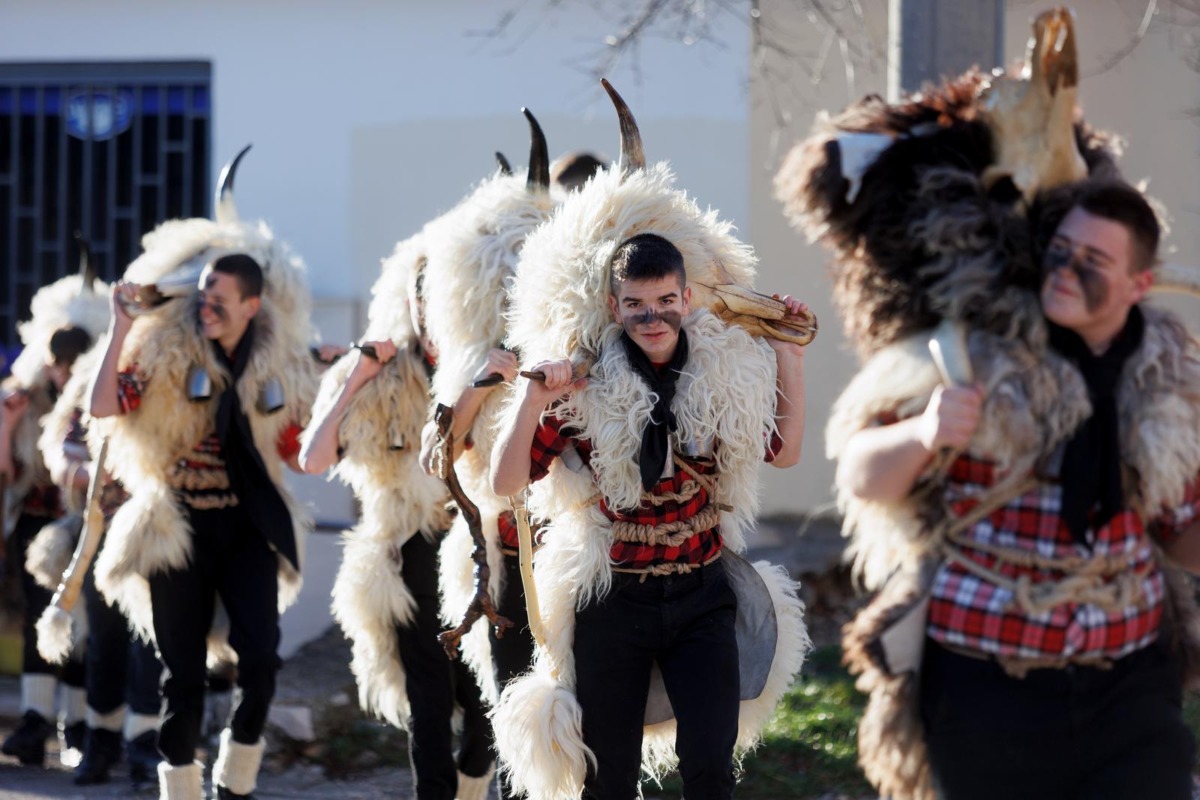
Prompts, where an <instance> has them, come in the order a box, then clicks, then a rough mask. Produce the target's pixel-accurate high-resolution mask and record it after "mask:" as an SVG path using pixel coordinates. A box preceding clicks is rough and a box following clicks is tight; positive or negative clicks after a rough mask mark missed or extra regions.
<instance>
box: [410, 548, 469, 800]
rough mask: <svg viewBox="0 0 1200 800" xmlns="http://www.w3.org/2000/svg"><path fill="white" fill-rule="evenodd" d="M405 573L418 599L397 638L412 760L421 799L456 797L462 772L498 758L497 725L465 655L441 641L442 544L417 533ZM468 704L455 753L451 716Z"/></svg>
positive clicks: (464, 709) (436, 799) (445, 799)
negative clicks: (451, 653) (453, 655)
mask: <svg viewBox="0 0 1200 800" xmlns="http://www.w3.org/2000/svg"><path fill="white" fill-rule="evenodd" d="M400 556H401V558H402V559H403V566H402V567H401V570H400V573H401V575H402V576H403V577H404V583H405V584H406V585H407V586H408V589H409V591H410V592H412V594H413V598H414V599H415V600H416V602H417V609H416V614H415V619H414V620H413V624H412V625H411V626H397V628H396V641H397V645H398V646H399V650H400V663H401V664H403V665H404V674H405V689H406V691H407V693H408V704H409V711H410V718H409V723H408V726H409V727H408V734H409V735H408V747H409V760H410V762H411V763H412V765H413V773H414V775H415V776H416V796H417V798H418V800H453V799H454V796H455V793H456V791H457V788H458V774H457V773H458V772H459V771H461V772H462V773H463V774H464V775H469V776H471V777H473V778H477V777H479V776H481V775H483V774H484V773H486V772H487V770H488V767H489V766H490V765H491V763H492V726H491V723H490V722H489V721H488V719H487V711H486V709H485V708H484V704H483V697H482V695H481V694H480V692H479V686H478V684H477V683H476V682H475V677H474V676H473V675H471V671H470V669H469V668H468V667H467V666H466V664H464V663H463V660H462V658H461V657H460V658H457V659H455V660H454V661H451V660H450V659H449V658H447V657H446V652H445V651H444V650H443V649H442V645H441V643H440V642H438V640H437V635H438V633H440V632H441V629H442V625H441V620H440V619H439V617H438V569H437V546H436V545H434V544H431V543H430V542H429V540H427V539H426V538H425V537H424V536H423V535H421V534H419V533H417V534H414V535H413V537H412V538H411V539H409V540H408V541H407V542H406V543H405V544H404V547H402V548H401V549H400ZM456 704H457V705H458V706H459V707H461V708H462V713H463V719H462V735H461V738H460V742H459V745H460V746H459V752H458V757H457V759H456V758H455V756H454V749H453V742H452V736H453V734H452V731H451V727H450V722H451V718H452V717H453V715H454V706H455V705H456Z"/></svg>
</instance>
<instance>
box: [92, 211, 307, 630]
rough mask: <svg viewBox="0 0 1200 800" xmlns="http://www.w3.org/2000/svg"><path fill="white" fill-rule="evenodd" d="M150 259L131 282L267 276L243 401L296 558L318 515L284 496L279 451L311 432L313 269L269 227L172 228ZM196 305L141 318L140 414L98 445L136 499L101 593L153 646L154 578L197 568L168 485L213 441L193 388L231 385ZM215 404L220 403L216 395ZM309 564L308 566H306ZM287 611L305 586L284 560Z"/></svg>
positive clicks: (155, 235)
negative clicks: (290, 431)
mask: <svg viewBox="0 0 1200 800" xmlns="http://www.w3.org/2000/svg"><path fill="white" fill-rule="evenodd" d="M143 247H144V248H145V253H144V254H143V255H142V256H140V257H139V258H138V259H137V260H135V261H134V262H133V263H132V264H130V266H129V268H128V270H127V271H126V277H127V278H128V279H130V280H132V281H135V282H139V283H141V282H152V281H154V280H156V279H158V278H160V277H162V276H164V275H166V274H168V273H170V272H172V271H174V270H175V269H177V268H179V267H180V266H181V265H185V264H187V263H189V262H191V263H206V262H208V261H211V260H212V259H213V258H216V257H217V256H219V255H224V254H226V253H234V252H240V253H246V254H249V255H251V256H253V257H254V258H255V259H256V260H258V262H259V264H261V265H262V266H263V277H264V288H263V295H262V307H261V309H260V311H259V313H258V315H257V316H256V317H255V321H254V325H255V340H254V349H253V351H252V352H251V355H250V362H249V364H248V365H247V367H246V372H245V373H244V374H243V376H242V378H241V380H240V381H239V382H238V386H237V391H238V394H239V396H240V399H241V404H242V408H243V409H244V410H245V412H246V415H247V417H248V418H249V420H250V426H251V430H252V432H253V436H254V443H255V446H256V447H257V448H258V451H259V452H260V453H262V455H263V460H264V462H265V463H266V465H267V469H268V471H269V472H270V474H271V478H272V480H273V481H274V482H275V485H276V487H277V488H278V489H279V492H280V494H281V496H282V497H283V498H284V501H285V502H286V503H287V505H288V509H289V511H290V512H291V515H292V521H293V523H294V528H295V536H296V545H297V551H298V552H299V553H301V554H302V553H303V543H304V537H305V536H306V533H307V531H308V530H309V529H310V528H311V525H312V523H311V516H310V514H309V513H308V511H307V510H306V509H305V508H304V507H303V506H301V505H300V504H299V503H297V502H295V501H294V500H293V499H292V497H291V495H290V493H289V492H288V491H287V488H286V487H285V486H284V484H283V474H282V470H283V465H282V462H281V461H280V459H279V458H278V457H277V456H276V455H275V443H276V440H277V439H278V437H279V435H280V433H281V432H282V431H283V429H284V428H285V427H286V426H287V425H288V424H289V423H290V422H296V423H298V424H306V423H307V422H308V416H309V409H310V407H311V404H312V399H313V396H314V394H315V391H316V385H317V381H316V367H315V364H314V362H313V359H312V357H311V356H310V355H309V352H308V345H309V342H310V341H311V340H312V338H313V337H312V331H311V327H310V326H311V322H310V318H311V315H310V308H311V299H310V297H309V294H308V285H307V279H306V277H305V271H304V266H303V263H302V262H301V261H300V260H299V259H298V258H297V257H296V256H294V255H293V254H292V253H291V252H290V251H289V250H288V249H287V247H286V246H285V245H284V244H283V243H282V242H280V241H278V240H276V239H275V238H274V237H273V236H272V235H271V233H270V231H269V230H268V229H267V228H266V226H265V225H257V226H255V225H251V224H249V223H243V222H238V223H234V224H230V223H226V224H218V223H215V222H211V221H209V220H206V219H188V220H173V221H169V222H166V223H163V224H162V225H160V226H159V227H158V228H156V229H155V230H154V231H152V232H151V233H149V234H147V235H146V237H144V239H143ZM196 314H197V298H196V295H194V294H193V295H192V296H190V297H188V298H184V299H179V300H174V301H171V302H169V303H167V304H166V305H164V306H162V307H161V308H160V309H158V310H156V311H154V312H152V313H150V314H146V315H143V316H141V317H138V318H137V319H136V320H135V321H134V325H133V329H132V330H131V331H130V334H129V338H128V339H127V340H126V342H125V347H124V350H123V351H122V353H121V360H120V366H121V367H122V368H124V367H128V366H131V365H136V366H137V368H138V371H139V373H140V375H141V376H142V378H144V379H145V381H146V388H145V391H144V393H143V395H142V401H141V405H140V406H139V407H138V408H137V409H136V410H135V411H133V412H132V413H129V414H123V415H118V416H115V417H111V418H108V419H105V420H99V421H98V424H96V425H94V426H92V429H91V430H90V431H89V436H107V437H108V440H109V468H110V470H111V471H112V474H113V475H114V476H115V477H116V478H118V479H119V480H120V481H121V482H122V483H123V484H124V485H125V488H126V490H127V491H129V493H130V498H129V500H128V502H126V503H125V505H123V506H122V507H121V509H120V510H119V511H118V512H117V514H116V516H115V517H114V518H113V521H112V524H111V526H110V528H109V532H108V535H107V536H106V538H105V542H104V544H103V546H102V549H101V551H100V554H99V555H98V557H97V560H96V585H97V587H98V588H99V589H100V591H101V592H102V593H103V594H104V596H105V597H106V598H107V599H108V600H109V601H110V602H115V603H117V604H118V605H119V606H120V608H121V609H122V611H124V613H125V614H126V616H127V617H129V619H130V621H131V623H132V624H133V625H134V627H135V629H136V630H138V632H139V633H141V634H142V635H144V636H145V637H146V638H147V639H152V637H153V630H152V627H153V626H152V620H151V615H150V598H149V585H148V584H147V582H146V579H147V577H148V576H149V575H151V574H153V573H155V572H159V571H163V570H169V569H176V568H179V567H182V566H184V565H185V564H186V563H187V562H188V560H189V558H190V557H191V535H190V534H191V530H190V529H189V526H188V523H187V519H186V516H185V515H184V513H183V510H182V508H181V506H180V504H179V501H178V500H177V499H176V498H175V495H174V493H173V491H172V490H171V489H170V487H169V486H168V485H167V484H166V475H167V474H168V472H169V469H170V467H171V465H172V464H174V463H175V462H176V461H177V460H178V459H179V458H180V457H182V456H185V455H187V454H188V453H190V452H191V450H192V448H193V447H194V446H195V445H196V443H197V442H199V441H200V440H201V439H202V438H203V437H204V436H206V435H207V434H208V433H209V432H210V431H211V430H212V426H213V424H214V414H215V411H216V402H215V399H214V400H210V401H208V402H204V403H189V402H188V401H187V398H186V393H185V392H186V388H185V387H186V378H187V373H188V370H189V368H190V367H191V366H192V365H193V364H199V365H202V366H203V367H204V368H205V369H206V370H207V371H208V374H209V375H210V376H211V377H212V379H213V384H214V388H215V390H216V392H220V391H221V390H223V388H224V387H225V386H226V385H228V381H229V380H230V377H229V374H228V372H227V371H226V370H225V369H224V367H222V366H221V365H220V364H219V363H218V362H217V360H216V359H215V358H214V356H213V352H212V347H211V346H210V343H209V342H208V341H207V340H205V339H204V338H203V337H202V336H201V335H200V333H199V331H198V329H197V326H196ZM271 379H276V380H278V381H279V382H280V383H281V384H282V387H283V393H284V398H285V403H286V405H285V408H284V409H283V410H281V411H280V412H278V413H275V414H272V415H266V414H263V413H262V412H260V411H259V410H258V408H257V401H258V397H259V394H260V391H261V389H262V387H263V385H264V384H265V383H266V382H267V381H268V380H271ZM214 397H215V395H214ZM301 558H303V556H301ZM279 580H280V587H279V588H280V592H279V600H280V607H281V609H282V608H286V607H287V606H288V605H290V604H291V603H292V601H294V600H295V597H296V595H297V593H298V591H299V588H300V574H299V572H298V571H297V570H295V569H293V568H292V566H291V565H290V564H289V563H288V562H287V560H286V559H284V558H283V557H282V556H281V557H280V558H279Z"/></svg>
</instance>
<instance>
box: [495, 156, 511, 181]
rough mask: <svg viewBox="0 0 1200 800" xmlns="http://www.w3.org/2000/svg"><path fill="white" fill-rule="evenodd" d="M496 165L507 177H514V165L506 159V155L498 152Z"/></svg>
mask: <svg viewBox="0 0 1200 800" xmlns="http://www.w3.org/2000/svg"><path fill="white" fill-rule="evenodd" d="M496 163H497V164H499V165H500V172H502V173H503V174H505V175H512V164H509V163H508V159H507V158H505V157H504V153H501V152H500V151H499V150H497V151H496Z"/></svg>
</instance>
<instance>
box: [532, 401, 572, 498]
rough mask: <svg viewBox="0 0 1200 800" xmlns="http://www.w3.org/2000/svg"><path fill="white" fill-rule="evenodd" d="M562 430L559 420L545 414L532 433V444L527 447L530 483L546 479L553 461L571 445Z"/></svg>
mask: <svg viewBox="0 0 1200 800" xmlns="http://www.w3.org/2000/svg"><path fill="white" fill-rule="evenodd" d="M563 428H564V423H563V421H562V420H561V419H559V418H558V417H557V416H556V415H554V414H547V415H546V416H545V417H543V418H542V421H541V423H540V424H539V425H538V426H537V430H535V431H534V432H533V444H531V445H530V447H529V482H530V483H533V482H535V481H540V480H541V479H542V478H544V477H546V476H547V475H548V474H549V473H550V465H551V464H553V463H554V459H556V458H558V456H559V455H560V454H561V453H562V451H563V450H566V449H567V446H568V445H570V444H571V437H570V436H569V435H568V434H567V433H565V432H564V431H563Z"/></svg>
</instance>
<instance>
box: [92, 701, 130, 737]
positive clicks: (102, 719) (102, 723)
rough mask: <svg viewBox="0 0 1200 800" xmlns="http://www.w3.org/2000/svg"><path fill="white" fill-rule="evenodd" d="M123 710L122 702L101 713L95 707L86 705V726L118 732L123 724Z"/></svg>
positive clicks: (124, 708)
mask: <svg viewBox="0 0 1200 800" xmlns="http://www.w3.org/2000/svg"><path fill="white" fill-rule="evenodd" d="M125 710H126V706H125V704H124V703H122V704H121V705H119V706H117V707H116V708H114V709H113V710H112V711H107V712H104V713H101V712H99V711H97V710H96V709H94V708H92V707H91V706H88V709H87V726H88V727H89V728H101V729H103V730H106V731H113V732H115V733H120V732H121V730H122V728H123V727H124V726H125Z"/></svg>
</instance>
